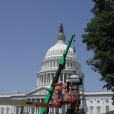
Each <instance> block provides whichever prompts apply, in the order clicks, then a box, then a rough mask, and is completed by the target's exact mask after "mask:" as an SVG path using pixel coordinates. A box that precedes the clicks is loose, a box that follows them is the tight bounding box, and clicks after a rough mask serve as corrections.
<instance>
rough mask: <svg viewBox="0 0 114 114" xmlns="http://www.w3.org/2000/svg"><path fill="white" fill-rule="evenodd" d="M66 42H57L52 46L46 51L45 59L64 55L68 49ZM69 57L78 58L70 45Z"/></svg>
mask: <svg viewBox="0 0 114 114" xmlns="http://www.w3.org/2000/svg"><path fill="white" fill-rule="evenodd" d="M66 46H67V45H66V44H65V43H64V42H62V41H61V42H57V43H56V44H55V45H54V46H52V47H51V48H50V49H49V50H48V51H47V53H46V56H45V59H46V58H49V57H57V56H62V55H63V53H64V50H65V49H66ZM67 57H71V58H76V56H75V53H74V51H73V49H72V48H71V47H70V48H69V51H68V53H67Z"/></svg>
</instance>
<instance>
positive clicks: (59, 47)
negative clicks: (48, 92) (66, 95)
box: [37, 23, 84, 91]
mask: <svg viewBox="0 0 114 114" xmlns="http://www.w3.org/2000/svg"><path fill="white" fill-rule="evenodd" d="M65 40H66V36H65V34H64V30H63V25H62V23H61V25H60V27H59V30H58V34H57V42H56V43H55V45H54V46H52V47H51V48H50V49H49V50H48V51H47V53H46V55H45V58H44V60H43V61H42V63H41V70H40V71H39V72H38V74H37V87H38V88H39V87H40V86H46V87H50V85H51V83H52V80H53V78H54V76H55V74H56V71H57V68H58V67H59V62H60V59H61V57H62V56H63V53H64V50H65V49H66V46H67V45H66V43H65ZM74 71H76V73H78V75H79V76H80V77H81V78H82V80H83V84H84V74H83V73H82V71H81V65H80V62H79V61H78V60H77V58H76V54H75V53H74V50H73V49H72V48H71V47H70V48H69V51H68V54H67V56H66V64H65V69H64V70H63V71H62V72H61V74H60V76H59V81H63V84H64V83H65V82H66V78H67V77H69V76H70V75H71V74H74ZM80 90H81V91H84V85H81V86H80Z"/></svg>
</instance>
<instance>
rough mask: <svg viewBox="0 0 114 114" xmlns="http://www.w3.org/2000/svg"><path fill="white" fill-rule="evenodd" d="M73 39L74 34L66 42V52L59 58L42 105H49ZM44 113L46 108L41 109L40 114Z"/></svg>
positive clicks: (46, 110)
mask: <svg viewBox="0 0 114 114" xmlns="http://www.w3.org/2000/svg"><path fill="white" fill-rule="evenodd" d="M74 37H75V34H72V35H71V38H70V41H69V42H68V45H67V47H66V50H65V51H64V54H63V56H62V58H61V60H60V63H59V68H58V69H57V72H56V75H55V77H54V79H53V82H52V84H51V87H50V88H49V90H48V94H47V96H46V98H45V100H44V103H49V102H50V100H51V98H52V95H53V91H54V84H55V83H57V82H58V79H59V75H60V73H61V71H62V70H63V69H65V60H66V56H67V53H68V50H69V48H70V45H71V43H72V40H73V38H74ZM46 112H47V113H48V108H41V110H40V114H45V113H46Z"/></svg>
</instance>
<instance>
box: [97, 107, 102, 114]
mask: <svg viewBox="0 0 114 114" xmlns="http://www.w3.org/2000/svg"><path fill="white" fill-rule="evenodd" d="M100 110H101V107H100V106H97V114H100Z"/></svg>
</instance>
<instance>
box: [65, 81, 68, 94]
mask: <svg viewBox="0 0 114 114" xmlns="http://www.w3.org/2000/svg"><path fill="white" fill-rule="evenodd" d="M65 89H66V92H69V84H68V79H67V80H66V84H65Z"/></svg>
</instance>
